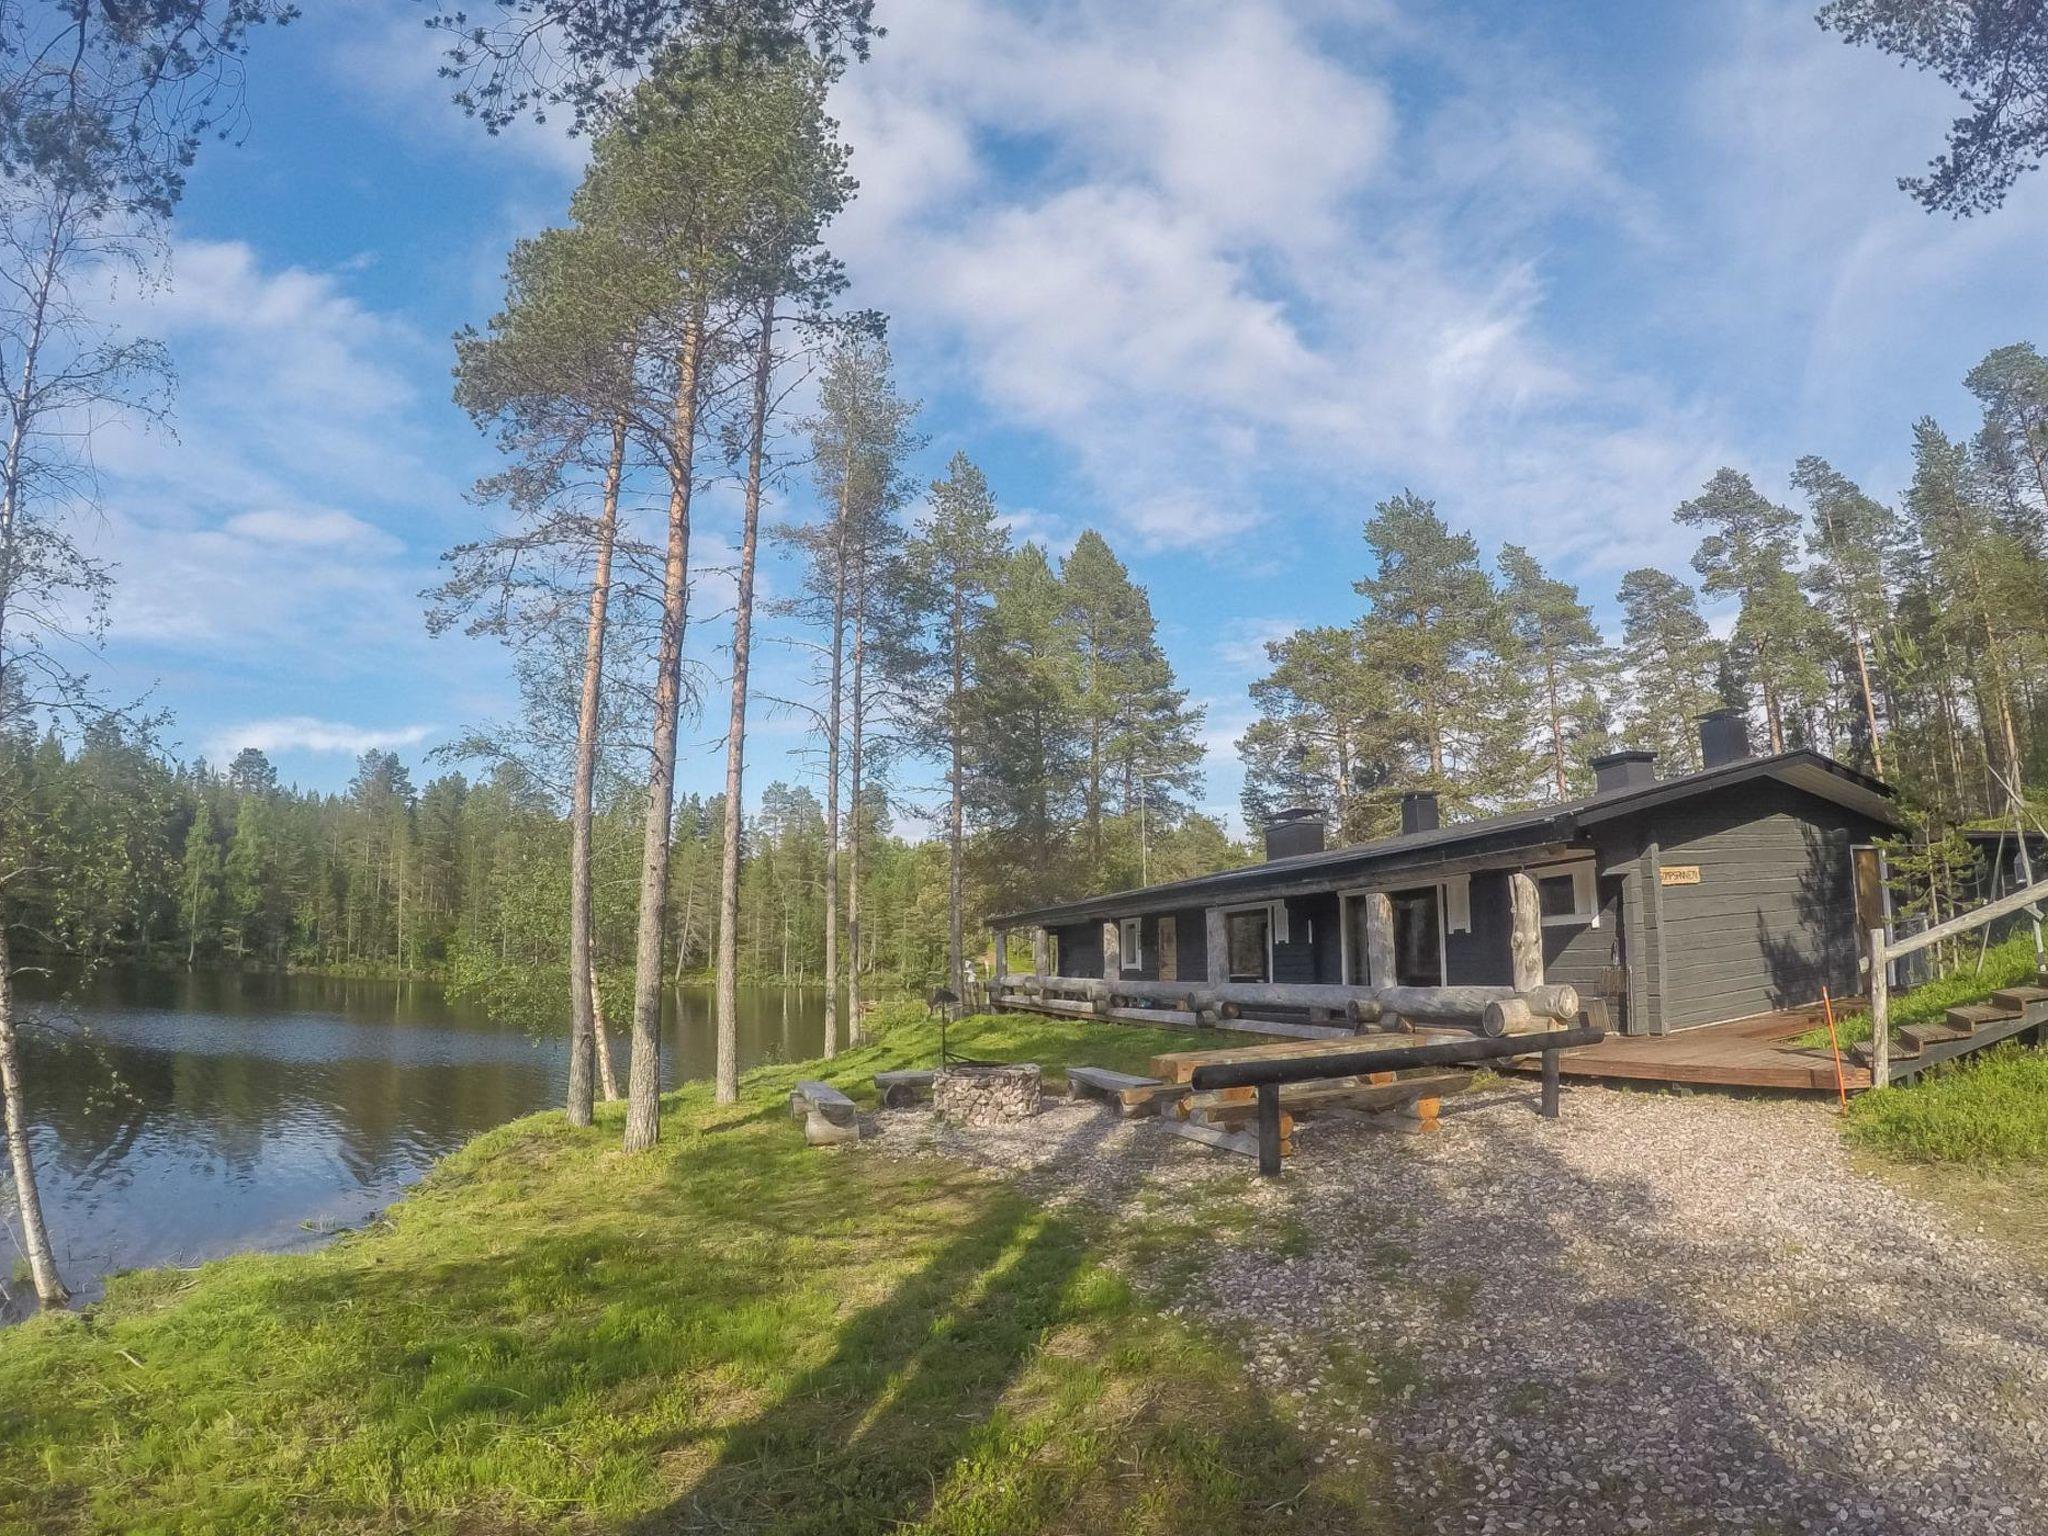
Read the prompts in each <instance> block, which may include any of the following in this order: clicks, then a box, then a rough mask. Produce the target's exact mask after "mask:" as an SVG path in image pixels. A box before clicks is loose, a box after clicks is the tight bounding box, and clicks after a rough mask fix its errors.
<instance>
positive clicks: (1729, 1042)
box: [1516, 998, 1870, 1093]
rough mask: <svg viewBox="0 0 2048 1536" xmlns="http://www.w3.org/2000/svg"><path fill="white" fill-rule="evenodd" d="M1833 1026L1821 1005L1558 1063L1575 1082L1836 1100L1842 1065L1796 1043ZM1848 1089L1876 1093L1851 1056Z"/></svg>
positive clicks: (1638, 1038) (1847, 1006)
mask: <svg viewBox="0 0 2048 1536" xmlns="http://www.w3.org/2000/svg"><path fill="white" fill-rule="evenodd" d="M1862 1007H1863V1003H1862V1000H1861V999H1858V998H1845V999H1840V1000H1838V1001H1837V1002H1836V1004H1835V1017H1837V1018H1841V1017H1843V1016H1844V1015H1845V1014H1849V1013H1853V1012H1856V1011H1858V1010H1859V1009H1861V1008H1862ZM1826 1022H1827V1020H1826V1019H1825V1018H1824V1017H1823V1016H1822V1013H1821V1010H1820V1007H1819V1005H1818V1004H1816V1005H1814V1006H1813V1007H1811V1008H1786V1009H1783V1010H1781V1011H1779V1012H1777V1013H1764V1014H1758V1015H1757V1016H1756V1017H1754V1018H1749V1019H1731V1020H1730V1021H1729V1022H1727V1023H1725V1024H1702V1025H1700V1026H1698V1027H1697V1028H1694V1029H1681V1030H1678V1031H1676V1032H1675V1033H1672V1034H1669V1035H1609V1036H1608V1037H1607V1038H1606V1039H1605V1040H1603V1041H1601V1042H1600V1043H1599V1044H1598V1045H1587V1046H1581V1047H1580V1048H1579V1049H1577V1050H1574V1051H1566V1052H1564V1053H1563V1055H1562V1056H1560V1057H1559V1058H1558V1070H1559V1071H1560V1072H1562V1073H1564V1074H1565V1075H1566V1076H1570V1077H1597V1078H1611V1079H1615V1080H1619V1081H1632V1082H1646V1083H1700V1084H1708V1085H1712V1086H1716V1087H1722V1088H1790V1089H1797V1090H1800V1091H1802V1092H1815V1093H1833V1092H1834V1091H1835V1063H1834V1058H1833V1057H1831V1056H1830V1055H1829V1054H1828V1051H1827V1048H1826V1047H1825V1046H1822V1047H1821V1048H1820V1049H1818V1050H1814V1049H1811V1048H1808V1047H1803V1046H1795V1045H1793V1044H1792V1043H1791V1042H1792V1041H1793V1040H1794V1039H1795V1038H1797V1037H1798V1036H1800V1035H1803V1034H1805V1033H1806V1032H1807V1031H1808V1030H1809V1029H1813V1028H1815V1027H1817V1026H1820V1025H1823V1024H1825V1023H1826ZM1516 1066H1517V1067H1518V1068H1520V1069H1522V1070H1534V1069H1535V1067H1536V1063H1535V1062H1534V1061H1529V1062H1517V1063H1516ZM1842 1083H1843V1086H1845V1087H1846V1088H1848V1089H1849V1091H1850V1092H1852V1093H1853V1092H1855V1091H1857V1090H1858V1089H1862V1088H1868V1087H1869V1086H1870V1071H1869V1069H1868V1068H1867V1067H1865V1066H1864V1065H1862V1063H1860V1062H1858V1061H1856V1060H1854V1059H1853V1058H1852V1057H1851V1056H1850V1054H1849V1053H1848V1052H1847V1051H1846V1050H1845V1051H1844V1052H1843V1053H1842Z"/></svg>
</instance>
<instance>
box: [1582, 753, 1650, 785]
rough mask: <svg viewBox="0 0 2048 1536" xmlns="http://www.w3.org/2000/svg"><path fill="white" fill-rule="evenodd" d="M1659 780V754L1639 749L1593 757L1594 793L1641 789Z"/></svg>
mask: <svg viewBox="0 0 2048 1536" xmlns="http://www.w3.org/2000/svg"><path fill="white" fill-rule="evenodd" d="M1656 782H1657V754H1656V753H1654V752H1642V751H1637V750H1633V749H1630V750H1625V751H1621V752H1609V753H1608V754H1607V755H1606V756H1604V757H1596V758H1594V759H1593V793H1594V794H1596V795H1611V794H1613V793H1614V792H1615V791H1616V790H1618V789H1640V788H1642V787H1643V786H1644V785H1645V784H1654V783H1656Z"/></svg>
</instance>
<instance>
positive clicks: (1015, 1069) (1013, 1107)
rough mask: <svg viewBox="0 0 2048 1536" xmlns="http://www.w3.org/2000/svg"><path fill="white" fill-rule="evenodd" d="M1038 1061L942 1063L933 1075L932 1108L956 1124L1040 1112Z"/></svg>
mask: <svg viewBox="0 0 2048 1536" xmlns="http://www.w3.org/2000/svg"><path fill="white" fill-rule="evenodd" d="M1041 1076H1042V1074H1041V1073H1040V1072H1039V1070H1038V1064H1037V1063H1036V1062H1030V1061H1020V1062H1015V1063H1012V1064H1009V1065H1005V1066H993V1067H941V1068H940V1069H939V1071H938V1073H937V1075H936V1076H935V1077H933V1079H932V1108H933V1109H935V1110H936V1111H937V1112H938V1115H939V1118H940V1119H942V1120H950V1121H952V1122H953V1124H955V1125H1006V1124H1008V1123H1009V1122H1010V1121H1012V1120H1028V1119H1029V1118H1030V1117H1031V1116H1033V1115H1035V1114H1037V1113H1038V1096H1039V1088H1040V1078H1041Z"/></svg>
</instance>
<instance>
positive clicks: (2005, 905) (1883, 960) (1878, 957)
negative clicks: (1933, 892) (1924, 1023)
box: [1867, 880, 2048, 1088]
mask: <svg viewBox="0 0 2048 1536" xmlns="http://www.w3.org/2000/svg"><path fill="white" fill-rule="evenodd" d="M2044 903H2048V880H2037V881H2035V882H2034V883H2033V884H2031V885H2023V886H2021V887H2020V888H2019V889H2018V890H2016V891H2012V892H2010V893H2008V894H2006V895H2004V896H2001V897H1999V898H1998V899H1997V900H1996V901H1991V902H1986V903H1985V904H1984V905H1983V906H1981V907H1977V908H1975V909H1974V910H1972V911H1969V912H1964V913H1962V914H1961V915H1959V916H1957V917H1952V918H1950V919H1948V921H1946V922H1941V923H1936V924H1935V925H1934V926H1933V927H1931V928H1923V929H1921V930H1920V931H1919V932H1918V933H1909V934H1907V935H1906V936H1905V937H1904V938H1902V939H1887V938H1886V937H1885V932H1884V929H1882V928H1873V929H1871V930H1870V932H1869V934H1868V936H1867V937H1868V940H1869V950H1870V1086H1871V1087H1873V1088H1882V1087H1884V1086H1885V1084H1886V1083H1888V1082H1890V1081H1891V1060H1892V1036H1891V977H1890V975H1889V971H1890V966H1891V962H1892V961H1894V960H1899V959H1903V958H1904V957H1905V956H1907V955H1916V954H1918V953H1919V952H1920V951H1921V950H1923V949H1931V948H1933V947H1934V946H1935V945H1936V944H1939V943H1941V941H1942V940H1944V939H1952V938H1955V937H1956V936H1957V935H1958V934H1964V933H1969V932H1970V931H1971V930H1973V929H1976V928H1982V927H1983V926H1984V925H1985V924H1986V923H1995V922H1997V921H1998V919H2000V918H2001V917H2009V916H2011V915H2012V914H2013V913H2015V912H2024V911H2026V910H2027V909H2028V908H2030V907H2031V908H2039V907H2041V906H2042V905H2043V904H2044Z"/></svg>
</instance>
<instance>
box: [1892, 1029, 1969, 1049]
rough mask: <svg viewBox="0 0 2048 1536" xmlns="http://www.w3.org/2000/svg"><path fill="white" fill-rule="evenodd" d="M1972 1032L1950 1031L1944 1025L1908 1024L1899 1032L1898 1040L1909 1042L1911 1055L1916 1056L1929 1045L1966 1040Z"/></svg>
mask: <svg viewBox="0 0 2048 1536" xmlns="http://www.w3.org/2000/svg"><path fill="white" fill-rule="evenodd" d="M1972 1033H1974V1031H1971V1030H1967V1029H1951V1028H1950V1027H1949V1026H1948V1025H1946V1024H1908V1025H1907V1026H1906V1027H1905V1028H1904V1029H1902V1030H1900V1031H1899V1039H1900V1040H1902V1041H1911V1042H1912V1046H1913V1053H1914V1054H1915V1055H1918V1054H1919V1053H1920V1052H1921V1051H1924V1050H1926V1049H1927V1047H1929V1046H1930V1045H1943V1044H1946V1043H1947V1042H1948V1041H1951V1040H1967V1039H1969V1038H1970V1036H1971V1034H1972Z"/></svg>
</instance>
